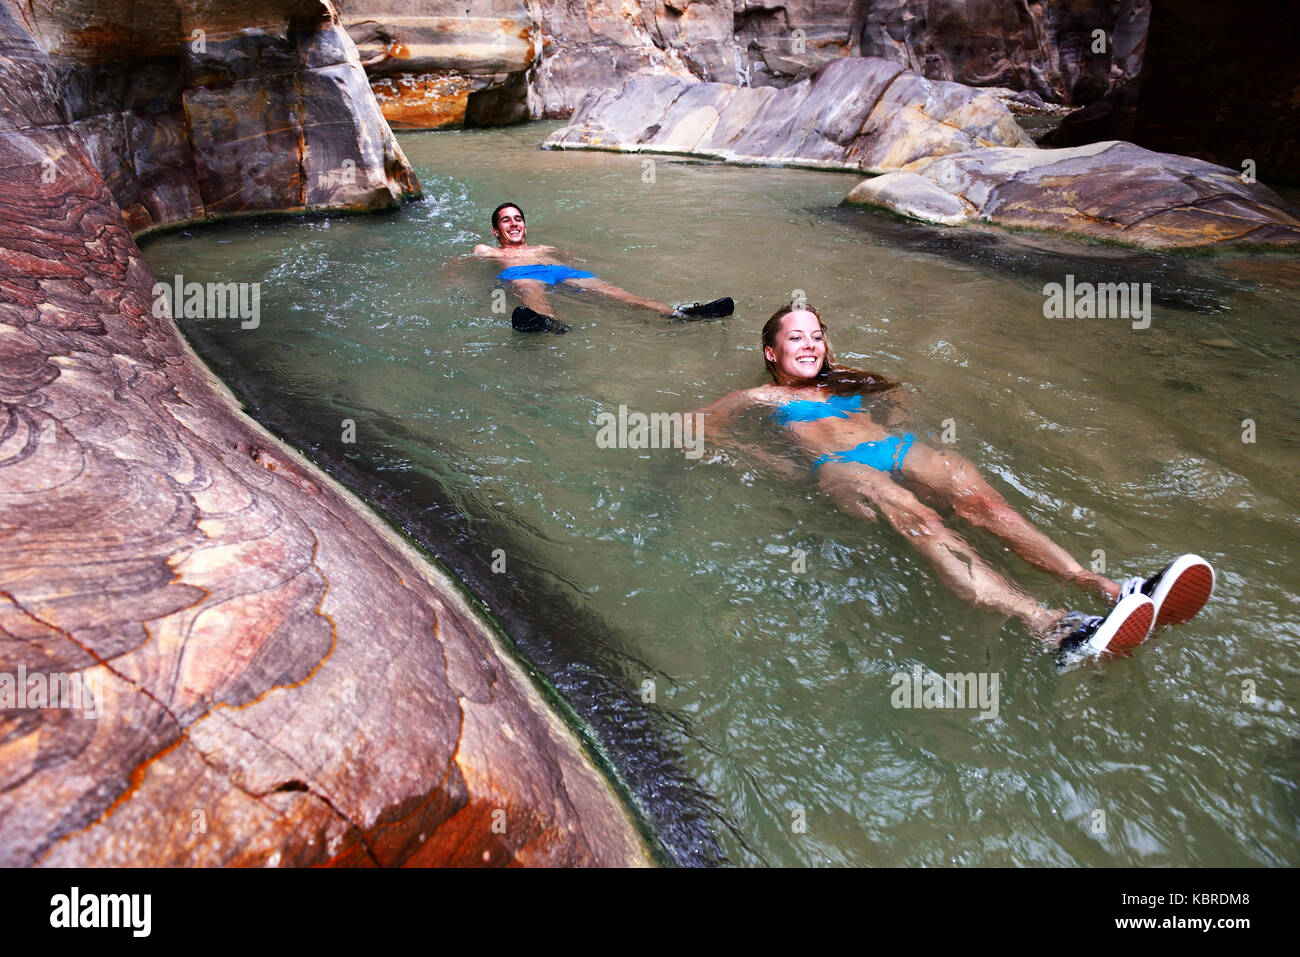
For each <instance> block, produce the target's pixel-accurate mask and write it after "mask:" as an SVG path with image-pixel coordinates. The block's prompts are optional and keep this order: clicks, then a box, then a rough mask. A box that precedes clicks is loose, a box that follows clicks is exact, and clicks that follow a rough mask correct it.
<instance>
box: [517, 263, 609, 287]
mask: <svg viewBox="0 0 1300 957" xmlns="http://www.w3.org/2000/svg"><path fill="white" fill-rule="evenodd" d="M497 278H498V279H507V280H509V279H536V280H538V281H539V282H544V283H549V284H550V285H555V284H556V283H561V282H564V281H565V280H566V279H595V278H596V276H595V274H594V273H589V272H583V271H582V270H581V269H570V268H569V267H568V266H557V265H553V264H550V263H543V264H541V265H535V266H511V267H510V268H509V269H503V270H501V272H500V273H498V274H497Z"/></svg>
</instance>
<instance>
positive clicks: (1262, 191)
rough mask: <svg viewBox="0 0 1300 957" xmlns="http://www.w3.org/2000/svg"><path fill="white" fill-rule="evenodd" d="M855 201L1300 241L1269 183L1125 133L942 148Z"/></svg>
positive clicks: (1144, 241)
mask: <svg viewBox="0 0 1300 957" xmlns="http://www.w3.org/2000/svg"><path fill="white" fill-rule="evenodd" d="M847 202H850V203H862V204H866V205H872V206H878V207H883V208H885V209H888V210H891V211H893V212H896V213H899V214H901V215H904V216H909V217H911V218H913V219H919V220H923V221H925V222H931V223H940V224H944V225H950V226H951V225H959V224H963V223H973V222H987V223H993V224H995V225H998V226H1009V227H1016V228H1024V229H1041V230H1050V231H1053V232H1063V233H1069V234H1072V235H1075V236H1085V237H1088V238H1090V239H1099V240H1106V241H1109V242H1117V243H1123V244H1126V245H1130V246H1140V247H1143V248H1146V249H1174V248H1189V247H1201V246H1223V245H1230V244H1242V243H1248V244H1286V245H1290V244H1295V243H1300V213H1298V212H1297V210H1296V209H1295V208H1293V207H1291V206H1289V205H1287V203H1286V202H1284V201H1283V200H1282V198H1281V197H1280V196H1278V195H1277V194H1276V193H1274V192H1273V191H1272V190H1271V189H1269V188H1268V187H1266V186H1262V185H1260V184H1259V183H1250V184H1247V183H1243V182H1242V181H1241V178H1240V176H1239V175H1238V174H1236V173H1235V172H1233V171H1232V170H1229V169H1224V168H1223V167H1221V166H1215V165H1214V164H1212V163H1207V162H1205V161H1204V160H1198V159H1192V158H1190V157H1187V156H1176V155H1173V154H1171V153H1153V152H1151V151H1150V150H1146V149H1143V148H1142V147H1140V146H1134V145H1133V144H1132V143H1121V142H1109V143H1094V144H1091V145H1089V146H1080V147H1074V148H1072V149H1057V150H1046V149H1043V150H1040V149H984V150H975V151H971V152H965V153H956V154H952V155H949V156H939V157H936V158H934V159H930V160H925V161H922V162H918V163H916V164H914V165H912V166H911V167H909V168H908V169H906V170H903V171H900V172H896V173H890V174H888V175H885V176H879V177H877V178H875V179H869V180H866V181H864V182H862V183H860V184H858V186H857V187H856V188H854V190H853V191H852V192H851V193H849V195H848V197H847Z"/></svg>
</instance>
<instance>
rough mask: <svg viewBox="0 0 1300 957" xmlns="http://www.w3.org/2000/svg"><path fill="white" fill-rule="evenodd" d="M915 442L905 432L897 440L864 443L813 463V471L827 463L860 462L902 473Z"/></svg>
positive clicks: (911, 435) (884, 470)
mask: <svg viewBox="0 0 1300 957" xmlns="http://www.w3.org/2000/svg"><path fill="white" fill-rule="evenodd" d="M915 441H916V436H914V435H913V434H912V433H911V432H904V433H903V434H902V435H901V436H898V437H897V438H895V437H892V436H891V437H890V438H888V439H881V440H880V441H879V442H863V443H862V444H861V445H855V446H854V447H853V448H851V449H845V450H844V451H843V452H831V453H829V454H827V455H823V456H822V457H821V458H819V459H818V460H817V461H816V462H814V463H813V470H814V471H816V470H817V469H818V468H820V467H821V466H823V465H825V464H826V463H827V462H858V463H860V464H862V465H869V466H870V467H871V468H873V469H876V470H878V471H881V472H902V470H903V459H904V458H905V457H906V456H907V453H908V451H909V450H910V449H911V448H912V443H913V442H915Z"/></svg>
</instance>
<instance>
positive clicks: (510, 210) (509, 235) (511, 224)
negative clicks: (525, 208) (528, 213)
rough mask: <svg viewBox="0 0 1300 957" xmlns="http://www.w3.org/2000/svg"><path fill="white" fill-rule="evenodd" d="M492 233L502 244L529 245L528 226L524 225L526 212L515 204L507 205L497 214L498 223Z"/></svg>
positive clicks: (507, 245)
mask: <svg viewBox="0 0 1300 957" xmlns="http://www.w3.org/2000/svg"><path fill="white" fill-rule="evenodd" d="M492 233H493V235H495V236H496V238H497V242H499V243H500V244H501V245H502V246H506V247H510V246H524V245H527V240H528V227H526V226H525V225H524V214H523V213H521V212H520V211H519V210H518V209H516V208H515V207H514V206H507V207H506V208H505V209H503V210H501V212H500V213H498V214H497V224H496V226H494V227H492Z"/></svg>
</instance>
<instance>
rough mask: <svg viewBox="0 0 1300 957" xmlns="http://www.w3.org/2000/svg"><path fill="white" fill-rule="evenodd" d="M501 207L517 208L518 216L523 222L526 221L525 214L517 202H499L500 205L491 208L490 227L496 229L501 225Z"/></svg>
mask: <svg viewBox="0 0 1300 957" xmlns="http://www.w3.org/2000/svg"><path fill="white" fill-rule="evenodd" d="M503 209H518V210H519V218H520V219H522V220H523V221H524V222H525V223H526V222H528V217H526V216H525V215H524V211H523V209H522V208H521V207H520V205H519V204H518V203H502V204H501V205H500V206H498V207H497V208H496V209H494V210H492V228H493V229H496V228H497V227H498V226H500V225H501V210H503Z"/></svg>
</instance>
